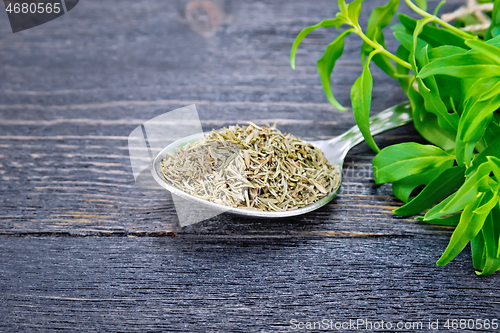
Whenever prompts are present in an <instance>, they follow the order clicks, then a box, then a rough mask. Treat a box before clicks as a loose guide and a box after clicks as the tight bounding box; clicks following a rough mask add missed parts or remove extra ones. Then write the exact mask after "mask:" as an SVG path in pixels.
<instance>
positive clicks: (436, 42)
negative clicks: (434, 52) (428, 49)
mask: <svg viewBox="0 0 500 333" xmlns="http://www.w3.org/2000/svg"><path fill="white" fill-rule="evenodd" d="M398 18H399V22H401V24H402V25H403V26H404V27H405V28H406V29H408V31H410V32H411V33H413V31H414V30H415V27H416V26H417V20H415V19H414V18H411V17H409V16H408V15H405V14H398ZM420 38H422V39H423V40H424V41H426V42H427V43H429V44H430V45H431V46H433V47H437V46H441V45H452V46H458V47H461V48H465V49H469V47H468V46H467V45H466V44H465V42H464V39H463V38H462V37H460V36H457V35H455V34H454V33H453V32H451V31H450V30H447V29H441V28H437V27H433V26H430V25H425V26H424V27H423V30H422V33H421V34H420ZM471 38H474V36H473V35H471Z"/></svg>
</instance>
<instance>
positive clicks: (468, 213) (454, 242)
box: [436, 192, 492, 266]
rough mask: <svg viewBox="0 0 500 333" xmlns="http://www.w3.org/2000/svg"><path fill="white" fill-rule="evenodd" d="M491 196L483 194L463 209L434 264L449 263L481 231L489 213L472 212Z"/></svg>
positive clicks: (488, 193) (442, 264)
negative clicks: (446, 244)
mask: <svg viewBox="0 0 500 333" xmlns="http://www.w3.org/2000/svg"><path fill="white" fill-rule="evenodd" d="M491 196H492V194H491V192H487V193H483V194H481V196H480V197H479V198H478V200H475V201H473V202H471V203H470V204H468V205H467V206H466V207H465V209H464V211H463V212H462V215H461V217H460V222H459V223H458V225H457V227H456V228H455V231H454V232H453V234H452V235H451V239H450V242H449V244H448V246H447V247H446V250H445V251H444V253H443V255H442V256H441V258H439V260H438V261H437V263H436V264H438V265H439V266H444V265H446V264H447V263H449V262H450V261H451V260H453V258H455V257H456V256H457V255H458V254H459V253H460V252H462V250H463V249H464V248H465V246H466V245H467V244H468V243H469V242H470V241H471V240H472V239H473V238H474V237H476V235H477V234H478V233H479V232H480V231H481V228H482V227H483V224H484V221H485V220H486V217H487V216H488V214H489V212H488V213H487V214H476V213H474V211H475V210H476V208H477V207H479V206H480V205H481V204H482V203H486V202H488V201H489V200H490V199H491ZM483 236H484V234H483Z"/></svg>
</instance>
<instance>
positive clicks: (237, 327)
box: [0, 0, 500, 332]
mask: <svg viewBox="0 0 500 333" xmlns="http://www.w3.org/2000/svg"><path fill="white" fill-rule="evenodd" d="M186 3H187V1H184V0H183V1H181V0H179V1H161V0H150V1H147V2H137V1H131V0H110V1H105V2H103V1H94V0H85V1H83V0H82V1H80V3H79V4H78V6H76V7H75V9H73V10H72V11H71V12H70V13H69V14H67V15H64V16H63V17H61V18H59V19H57V20H55V21H53V22H50V23H48V24H45V25H42V26H39V27H37V28H34V29H31V30H27V31H24V32H21V33H17V34H12V33H10V30H9V29H10V27H9V26H8V23H7V22H6V21H5V20H3V21H2V20H0V31H2V32H3V33H2V34H1V36H0V37H1V38H0V57H1V58H2V64H1V65H0V77H1V78H2V79H1V80H0V207H1V209H0V258H2V259H0V301H1V310H0V331H6V332H20V331H26V332H36V331H51V330H61V331H78V330H80V331H85V332H88V331H100V332H101V331H110V332H129V331H130V332H131V331H152V332H153V331H169V332H170V331H182V332H198V331H199V332H216V331H226V332H228V331H231V332H271V331H272V332H276V331H289V328H288V322H289V320H290V319H293V318H297V319H299V320H307V319H310V320H317V319H322V318H331V319H338V320H345V319H350V318H358V317H365V318H370V319H373V320H377V319H378V320H390V321H398V320H413V319H415V320H416V319H422V320H423V319H425V320H431V319H439V320H442V319H446V318H448V317H453V316H455V317H457V318H463V317H464V316H465V317H467V318H469V317H472V318H492V317H493V316H495V315H497V314H498V310H499V306H498V304H500V299H499V294H498V288H497V287H496V286H497V285H498V279H499V278H498V276H493V277H487V278H477V277H475V274H474V272H473V268H472V266H471V263H470V258H469V256H468V254H467V253H463V254H462V255H461V256H459V257H458V258H457V259H456V260H454V261H453V262H452V263H451V264H450V265H449V266H447V267H445V268H441V267H437V266H435V261H436V260H437V259H438V258H439V255H440V254H441V253H442V251H443V250H444V248H445V247H446V244H447V240H448V238H449V235H450V234H451V232H452V230H453V229H452V228H450V227H439V226H430V225H427V224H424V223H421V222H418V221H415V220H414V219H412V218H397V217H395V216H394V215H393V214H392V210H393V209H395V208H397V207H399V206H400V205H401V202H400V201H399V200H397V199H396V198H395V197H394V196H393V194H392V191H391V188H390V186H389V185H384V186H375V184H374V182H373V177H372V174H371V159H372V158H373V156H374V153H373V152H372V151H370V149H369V148H368V147H367V145H366V144H361V145H360V146H358V147H356V148H354V149H353V150H352V151H351V152H350V153H349V155H348V157H347V159H346V163H345V165H344V168H345V174H344V183H343V187H342V190H341V192H340V193H339V195H338V196H337V197H336V198H335V199H334V200H333V201H332V202H331V203H329V204H328V205H326V206H325V207H323V208H321V209H320V210H318V211H316V212H314V213H310V214H307V215H304V216H300V217H295V218H288V219H279V220H254V219H245V218H240V217H234V216H230V215H225V214H223V215H220V216H217V217H214V218H212V219H210V220H208V221H204V222H202V223H199V224H196V225H192V226H189V227H185V228H180V227H178V220H177V217H176V213H175V209H174V206H173V202H172V199H171V197H170V195H169V194H168V193H167V192H165V191H154V190H143V189H141V188H139V187H137V186H136V185H135V184H134V179H133V175H132V171H131V166H130V161H129V154H128V148H127V137H128V135H129V134H130V132H131V131H132V130H133V129H134V128H135V127H137V126H138V125H140V124H142V123H143V122H144V121H147V120H149V119H151V118H153V117H155V116H158V115H161V114H163V113H165V112H167V111H170V110H173V109H176V108H179V107H183V106H186V105H189V104H192V103H195V104H196V105H197V108H198V112H199V115H200V119H201V122H202V126H203V129H204V130H210V129H212V128H219V127H222V126H226V125H231V124H234V123H240V124H241V123H244V122H246V121H247V120H251V121H254V122H255V123H257V124H264V123H267V122H269V123H273V122H274V121H277V122H278V126H279V128H280V129H281V130H282V131H284V132H291V133H293V134H296V135H297V136H300V137H302V138H304V139H306V140H317V139H326V138H331V137H333V136H336V135H339V134H341V133H342V132H344V131H345V130H346V129H348V128H350V127H351V126H353V125H354V123H355V122H354V117H353V115H352V112H351V110H349V111H348V112H344V113H341V112H338V111H336V110H334V109H333V108H332V107H331V106H330V105H329V104H328V103H327V102H326V98H325V97H324V94H323V90H322V87H321V85H320V80H319V77H318V74H317V72H316V68H315V62H316V59H318V58H319V57H320V56H321V55H322V52H323V50H324V47H325V45H326V44H327V43H329V42H330V41H331V40H332V39H333V38H334V37H335V36H336V35H337V34H338V32H336V31H334V30H326V29H320V30H318V31H315V32H313V33H312V34H311V35H310V36H309V37H308V38H307V39H306V40H305V41H304V42H303V45H302V46H301V48H300V50H299V52H298V54H297V69H296V70H295V71H292V70H291V69H290V66H289V63H288V57H289V51H290V47H291V45H292V42H293V39H294V37H295V36H296V35H297V33H298V32H299V31H300V30H301V29H302V28H303V27H305V26H307V25H311V24H314V23H316V22H318V21H320V20H321V19H323V18H325V17H329V16H333V15H334V14H335V13H336V11H337V9H336V5H335V1H333V2H332V1H330V0H312V1H301V0H272V1H271V0H266V1H258V0H251V1H224V2H223V7H224V10H225V11H226V12H227V17H226V19H225V20H224V24H223V25H222V27H221V29H220V31H219V32H218V33H217V34H216V35H215V36H213V37H211V38H205V37H202V36H200V35H199V34H197V33H195V32H193V31H192V30H191V29H190V28H189V25H188V23H187V22H186V19H185V17H184V14H183V6H184V5H185V4H186ZM382 3H383V1H382V0H370V1H365V2H364V3H363V6H364V11H363V14H362V18H361V21H362V22H365V23H366V20H367V15H368V14H367V13H368V12H369V11H370V9H371V8H373V7H375V6H377V5H380V4H382ZM429 3H430V7H431V8H433V7H435V6H436V5H437V3H438V1H429ZM462 3H463V1H462V0H451V1H448V4H447V5H445V7H444V11H447V10H450V9H453V8H456V7H457V6H459V5H460V4H462ZM401 11H403V12H405V13H409V11H408V8H407V7H406V6H405V5H404V4H402V5H401ZM388 36H389V37H388V38H387V45H388V47H389V49H392V50H393V51H394V50H395V47H396V43H395V41H394V39H393V38H391V37H390V34H388ZM351 37H353V38H350V39H349V41H348V42H347V43H346V49H345V55H344V57H343V58H341V60H340V61H339V62H338V67H337V68H336V69H335V73H334V78H333V81H332V83H333V89H334V92H335V93H336V96H337V97H338V99H339V101H340V102H341V103H342V104H344V105H346V106H349V104H350V103H349V91H350V85H351V84H352V83H353V82H354V80H355V78H356V77H357V75H359V74H360V73H361V66H360V63H359V60H358V55H357V53H358V50H359V46H360V41H359V40H358V39H356V37H354V36H351ZM373 75H374V80H375V91H374V100H373V112H374V113H376V112H378V111H380V110H383V109H385V108H387V107H389V106H392V105H394V104H397V103H399V102H402V101H404V100H405V96H404V94H403V93H402V92H401V90H400V89H399V87H398V86H397V84H396V83H395V82H393V81H392V80H391V79H389V78H388V77H386V76H385V75H384V74H383V73H382V72H381V71H379V70H377V69H374V70H373ZM376 140H377V143H378V144H379V146H380V147H385V146H387V145H390V144H393V143H396V142H400V141H416V142H421V143H423V142H424V141H423V140H422V138H421V137H420V136H419V135H418V133H417V132H416V131H415V130H414V129H413V127H412V126H411V125H408V126H405V127H402V128H399V129H395V130H392V131H390V132H387V133H384V134H383V135H380V136H378V137H377V138H376ZM85 236H88V237H85ZM172 236H177V237H172Z"/></svg>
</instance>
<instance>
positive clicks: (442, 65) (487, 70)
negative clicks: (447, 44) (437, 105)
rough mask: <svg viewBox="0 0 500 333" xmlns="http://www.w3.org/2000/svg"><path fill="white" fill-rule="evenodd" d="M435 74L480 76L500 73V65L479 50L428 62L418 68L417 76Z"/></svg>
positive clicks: (423, 76)
mask: <svg viewBox="0 0 500 333" xmlns="http://www.w3.org/2000/svg"><path fill="white" fill-rule="evenodd" d="M437 74H441V75H450V76H456V77H460V78H469V77H470V78H481V77H488V76H495V75H500V66H498V65H496V64H495V62H494V61H492V60H490V59H487V58H485V57H484V56H483V55H481V54H480V53H479V52H473V53H465V54H458V55H452V56H449V57H444V58H440V59H437V60H434V61H432V62H430V63H429V64H428V65H426V66H424V67H423V68H422V69H421V70H420V72H419V73H418V77H419V78H422V79H423V78H426V77H428V76H431V75H437Z"/></svg>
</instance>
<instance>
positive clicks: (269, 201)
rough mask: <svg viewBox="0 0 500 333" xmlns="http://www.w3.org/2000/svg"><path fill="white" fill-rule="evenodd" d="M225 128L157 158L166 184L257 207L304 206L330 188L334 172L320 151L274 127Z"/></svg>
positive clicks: (334, 184) (219, 200)
mask: <svg viewBox="0 0 500 333" xmlns="http://www.w3.org/2000/svg"><path fill="white" fill-rule="evenodd" d="M249 124H250V125H248V126H243V127H240V126H238V125H236V126H230V127H229V128H223V129H221V130H218V131H212V132H211V133H210V134H209V135H207V136H205V137H204V138H202V139H200V140H198V141H197V142H194V143H190V144H187V145H186V146H184V147H183V148H181V149H178V150H177V151H176V152H175V153H174V154H168V155H167V156H166V157H165V159H164V160H163V161H162V164H161V166H162V167H161V170H162V173H163V176H164V178H165V180H166V181H167V182H168V183H169V184H171V185H172V186H174V187H176V188H179V189H180V190H182V191H184V192H186V193H188V194H190V195H193V196H195V197H198V198H201V199H204V200H208V201H211V202H214V203H217V204H221V205H226V206H230V207H237V208H248V209H257V210H263V211H285V210H292V209H297V208H301V207H304V206H307V205H309V204H311V203H313V202H315V201H317V200H319V199H321V198H323V197H325V196H326V195H327V194H329V193H330V192H332V191H334V190H335V189H336V188H337V187H338V185H339V181H340V177H339V170H338V168H336V167H333V166H332V165H331V164H330V163H329V162H328V161H327V160H326V158H325V156H324V155H323V153H322V152H321V151H320V150H319V149H317V148H315V147H314V146H312V145H311V144H310V143H307V142H304V141H302V140H300V139H299V138H297V137H295V136H293V135H291V134H286V133H285V134H282V133H281V132H280V131H279V130H277V129H276V125H274V126H272V127H271V126H269V125H268V126H263V127H260V126H257V125H255V124H253V123H249Z"/></svg>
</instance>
